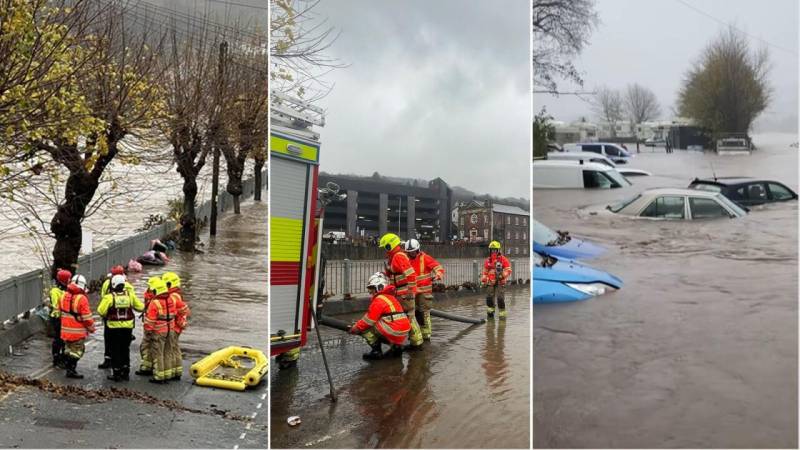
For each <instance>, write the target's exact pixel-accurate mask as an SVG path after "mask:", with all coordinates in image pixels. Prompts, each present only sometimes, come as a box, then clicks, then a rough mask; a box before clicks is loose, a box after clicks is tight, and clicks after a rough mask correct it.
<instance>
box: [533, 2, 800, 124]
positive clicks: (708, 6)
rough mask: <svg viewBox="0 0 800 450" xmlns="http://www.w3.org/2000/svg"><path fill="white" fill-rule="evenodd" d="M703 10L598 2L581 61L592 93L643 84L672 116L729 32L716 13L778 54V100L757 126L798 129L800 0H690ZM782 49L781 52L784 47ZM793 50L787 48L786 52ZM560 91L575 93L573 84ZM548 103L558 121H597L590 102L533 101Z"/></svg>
mask: <svg viewBox="0 0 800 450" xmlns="http://www.w3.org/2000/svg"><path fill="white" fill-rule="evenodd" d="M686 3H689V4H691V5H692V6H693V7H694V8H696V9H698V10H701V11H702V13H700V12H697V11H695V10H693V9H691V8H689V7H687V6H686V5H685V4H683V3H682V2H680V1H679V0H647V1H641V0H597V2H596V9H597V12H598V14H599V17H600V20H601V22H600V24H599V27H598V29H597V30H595V32H594V33H593V34H592V37H591V42H590V45H589V47H588V48H586V49H585V50H584V52H583V54H582V55H581V56H580V57H579V58H578V59H576V60H575V64H576V66H577V67H578V69H579V70H581V71H582V72H584V80H585V85H584V88H585V89H586V90H587V91H591V90H593V89H594V88H595V87H596V86H601V85H607V86H609V87H611V88H620V89H621V88H624V87H625V85H627V84H628V83H633V82H638V83H640V84H642V85H644V86H647V87H649V88H650V89H652V90H653V91H654V92H655V94H656V96H658V99H659V101H660V103H661V110H662V118H670V117H671V112H670V107H671V106H675V107H677V105H676V99H677V93H678V90H679V88H680V84H681V81H682V79H683V77H684V75H685V74H686V72H687V70H688V69H689V68H690V67H691V66H692V64H693V63H694V62H696V61H697V59H698V58H699V56H700V54H701V52H702V50H703V48H704V47H705V46H706V44H707V43H708V42H709V41H710V40H712V39H713V38H714V37H716V36H717V35H718V34H719V32H720V31H721V30H723V29H725V25H722V24H720V23H719V22H716V21H715V20H714V19H712V18H710V17H708V16H706V15H704V14H703V13H706V14H708V15H711V16H713V17H714V18H715V19H718V20H720V21H722V22H725V23H731V24H734V25H735V26H736V27H737V28H740V29H742V30H744V31H746V32H747V33H748V34H750V35H752V36H754V37H750V38H749V39H750V41H751V44H753V46H754V48H757V47H758V46H761V45H763V42H762V41H761V40H760V39H763V40H766V41H768V42H770V43H771V44H773V45H774V46H776V47H769V51H770V53H771V57H772V64H773V66H772V71H771V85H772V87H773V88H774V99H773V102H772V105H770V106H769V107H768V109H767V111H765V112H764V113H763V114H762V116H761V117H760V119H759V121H758V123H757V127H758V128H759V129H761V130H765V131H766V130H767V129H773V130H774V129H779V130H781V131H788V130H795V131H796V129H797V109H798V103H797V102H798V96H797V91H798V57H797V55H798V1H797V0H769V1H754V0H687V1H686ZM777 47H780V49H779V48H777ZM787 50H788V51H787ZM559 88H560V89H561V90H573V89H575V88H576V86H573V85H570V84H568V83H561V84H560V85H559ZM542 105H546V106H547V109H548V112H550V113H551V114H552V115H553V116H554V117H555V118H556V119H560V120H566V121H571V120H575V119H578V118H579V117H580V116H584V115H585V116H587V117H589V118H590V119H592V120H594V119H596V118H595V117H593V116H592V113H591V111H590V108H589V105H588V104H586V103H585V102H584V101H582V100H580V99H578V98H576V97H571V96H561V97H559V98H554V97H552V96H549V95H540V94H537V95H535V96H534V109H535V110H536V111H538V110H539V109H540V108H541V106H542Z"/></svg>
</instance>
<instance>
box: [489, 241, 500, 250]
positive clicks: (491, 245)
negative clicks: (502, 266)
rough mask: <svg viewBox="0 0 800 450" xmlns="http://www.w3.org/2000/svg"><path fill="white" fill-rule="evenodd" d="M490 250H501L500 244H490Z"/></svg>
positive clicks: (495, 242)
mask: <svg viewBox="0 0 800 450" xmlns="http://www.w3.org/2000/svg"><path fill="white" fill-rule="evenodd" d="M489 250H500V243H499V242H497V241H492V242H489Z"/></svg>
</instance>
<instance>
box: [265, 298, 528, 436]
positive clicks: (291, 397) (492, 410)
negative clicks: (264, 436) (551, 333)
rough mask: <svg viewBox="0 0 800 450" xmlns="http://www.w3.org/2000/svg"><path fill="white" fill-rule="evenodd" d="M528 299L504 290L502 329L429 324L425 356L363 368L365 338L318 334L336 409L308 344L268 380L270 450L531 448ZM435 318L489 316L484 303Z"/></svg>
mask: <svg viewBox="0 0 800 450" xmlns="http://www.w3.org/2000/svg"><path fill="white" fill-rule="evenodd" d="M530 299H531V297H530V290H529V289H528V288H521V289H509V290H508V291H507V300H506V302H507V305H508V306H507V307H508V310H509V317H508V319H507V320H505V321H500V320H493V321H489V322H488V323H487V324H484V325H474V326H469V325H467V324H463V323H458V322H452V321H447V320H443V319H439V318H435V317H434V318H433V330H434V335H433V341H432V343H428V344H426V347H425V349H424V350H422V351H419V352H413V353H406V354H404V355H403V357H402V358H392V359H387V360H382V361H377V362H366V361H364V360H362V358H361V354H362V353H364V352H366V351H367V350H368V349H369V347H368V346H367V345H366V344H365V343H364V341H363V339H362V338H360V337H357V336H351V335H348V334H345V333H344V332H341V331H338V330H334V329H331V328H326V327H323V328H322V331H323V341H324V342H325V345H324V348H325V352H326V355H327V358H328V362H329V364H330V366H331V372H332V375H333V382H334V385H335V386H336V388H337V393H338V396H339V400H338V402H337V403H335V404H334V403H331V402H330V400H329V399H328V398H327V397H326V395H327V394H328V383H327V379H326V376H325V370H324V367H323V363H322V358H321V355H320V351H319V346H318V344H317V341H316V336H315V335H310V336H309V341H308V342H309V343H308V345H307V346H306V347H305V348H304V350H303V353H302V356H301V358H300V362H299V363H298V366H297V368H294V369H287V370H278V369H277V368H276V369H275V370H272V371H271V372H272V373H271V377H272V380H271V381H272V384H271V394H270V395H271V413H272V416H271V446H272V448H303V447H324V448H375V447H379V448H527V447H528V446H529V442H530V441H529V439H530V435H529V428H530V426H529V423H530V410H529V404H530V403H529V400H530V388H529V386H530V369H529V362H530V359H529V352H530V320H529V313H530ZM435 308H437V309H441V310H443V311H448V312H452V313H455V314H460V315H465V316H469V317H483V316H485V300H484V296H483V295H480V294H478V295H470V296H468V297H461V298H457V299H448V300H445V301H441V302H437V304H436V305H435ZM359 316H360V315H359ZM357 317H358V316H352V317H351V318H352V319H355V318H357ZM339 318H340V319H342V320H345V319H348V318H345V317H339ZM293 415H298V416H300V417H301V419H302V424H301V425H299V426H297V427H294V428H292V427H289V426H288V425H287V423H286V419H287V417H289V416H293Z"/></svg>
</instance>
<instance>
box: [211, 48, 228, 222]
mask: <svg viewBox="0 0 800 450" xmlns="http://www.w3.org/2000/svg"><path fill="white" fill-rule="evenodd" d="M227 50H228V43H227V42H225V41H222V42H220V43H219V79H218V80H217V82H218V85H217V98H216V103H217V105H216V108H215V111H214V113H215V114H214V116H215V119H214V120H216V121H219V114H220V102H221V101H222V81H223V77H224V75H225V66H224V64H223V63H224V62H225V52H227ZM217 126H218V127H219V122H218V123H217ZM218 129H219V128H218ZM217 132H219V131H217ZM212 145H213V146H214V164H213V168H212V174H211V217H210V218H209V221H210V222H211V223H210V224H209V228H210V229H209V233H210V234H211V236H216V235H217V194H218V193H219V147H218V146H217V145H216V143H212Z"/></svg>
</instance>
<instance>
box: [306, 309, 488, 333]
mask: <svg viewBox="0 0 800 450" xmlns="http://www.w3.org/2000/svg"><path fill="white" fill-rule="evenodd" d="M431 316H434V317H439V318H442V319H447V320H453V321H455V322H462V323H469V324H481V323H485V322H486V319H483V318H481V319H473V318H471V317H464V316H459V315H457V314H450V313H446V312H444V311H439V310H436V309H432V310H431ZM319 323H320V325H326V326H329V327H331V328H336V329H337V330H342V331H345V332H346V331H350V324H349V323H348V322H345V321H344V320H339V319H334V318H333V317H328V316H322V315H320V316H319Z"/></svg>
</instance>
